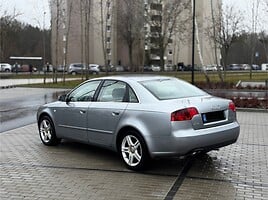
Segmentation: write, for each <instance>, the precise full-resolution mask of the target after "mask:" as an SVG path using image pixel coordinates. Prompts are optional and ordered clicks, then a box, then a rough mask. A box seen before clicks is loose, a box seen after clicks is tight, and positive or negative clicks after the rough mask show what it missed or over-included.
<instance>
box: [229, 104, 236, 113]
mask: <svg viewBox="0 0 268 200" xmlns="http://www.w3.org/2000/svg"><path fill="white" fill-rule="evenodd" d="M229 109H230V110H231V111H233V112H236V108H235V104H234V102H230V103H229Z"/></svg>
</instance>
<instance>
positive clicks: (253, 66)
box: [251, 64, 261, 70]
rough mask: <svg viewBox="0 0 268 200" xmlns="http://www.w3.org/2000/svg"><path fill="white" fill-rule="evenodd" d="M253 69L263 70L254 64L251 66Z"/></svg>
mask: <svg viewBox="0 0 268 200" xmlns="http://www.w3.org/2000/svg"><path fill="white" fill-rule="evenodd" d="M251 67H252V69H253V70H261V66H259V65H255V64H253V65H251Z"/></svg>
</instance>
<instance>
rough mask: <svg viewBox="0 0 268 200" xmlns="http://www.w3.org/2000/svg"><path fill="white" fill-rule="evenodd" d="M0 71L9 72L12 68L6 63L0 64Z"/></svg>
mask: <svg viewBox="0 0 268 200" xmlns="http://www.w3.org/2000/svg"><path fill="white" fill-rule="evenodd" d="M0 71H1V72H11V71H12V66H11V65H10V64H8V63H0Z"/></svg>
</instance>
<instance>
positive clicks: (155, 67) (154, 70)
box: [151, 65, 161, 72]
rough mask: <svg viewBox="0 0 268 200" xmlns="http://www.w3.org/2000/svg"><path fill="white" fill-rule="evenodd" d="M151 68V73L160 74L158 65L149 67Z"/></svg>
mask: <svg viewBox="0 0 268 200" xmlns="http://www.w3.org/2000/svg"><path fill="white" fill-rule="evenodd" d="M151 67H152V71H153V72H160V71H161V67H160V66H158V65H151Z"/></svg>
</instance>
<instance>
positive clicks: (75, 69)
mask: <svg viewBox="0 0 268 200" xmlns="http://www.w3.org/2000/svg"><path fill="white" fill-rule="evenodd" d="M87 70H88V72H89V73H90V74H98V73H99V72H100V66H99V65H98V64H89V66H88V67H86V65H85V64H82V63H72V64H70V65H69V67H68V73H69V74H73V75H76V74H82V72H84V73H86V72H87Z"/></svg>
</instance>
